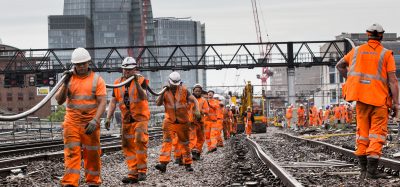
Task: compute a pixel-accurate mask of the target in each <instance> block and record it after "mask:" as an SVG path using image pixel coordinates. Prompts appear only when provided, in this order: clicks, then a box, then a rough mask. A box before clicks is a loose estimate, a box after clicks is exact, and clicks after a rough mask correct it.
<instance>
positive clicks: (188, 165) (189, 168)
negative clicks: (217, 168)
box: [185, 164, 193, 172]
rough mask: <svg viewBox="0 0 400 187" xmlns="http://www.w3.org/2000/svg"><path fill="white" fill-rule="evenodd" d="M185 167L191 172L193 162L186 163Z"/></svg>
mask: <svg viewBox="0 0 400 187" xmlns="http://www.w3.org/2000/svg"><path fill="white" fill-rule="evenodd" d="M185 169H186V171H189V172H192V171H193V168H192V165H191V164H186V165H185Z"/></svg>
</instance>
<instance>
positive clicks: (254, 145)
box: [246, 138, 303, 187]
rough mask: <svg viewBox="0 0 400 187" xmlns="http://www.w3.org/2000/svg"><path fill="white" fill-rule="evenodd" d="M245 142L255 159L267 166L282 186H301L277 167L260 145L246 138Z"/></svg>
mask: <svg viewBox="0 0 400 187" xmlns="http://www.w3.org/2000/svg"><path fill="white" fill-rule="evenodd" d="M246 142H247V144H248V145H249V147H250V148H251V149H252V150H253V151H254V152H255V153H256V155H257V157H258V158H259V159H260V160H261V161H262V162H263V163H264V164H265V165H267V166H268V168H269V169H270V170H271V171H272V172H273V173H274V174H275V175H277V176H278V177H279V179H280V180H281V181H282V183H283V184H285V185H286V186H290V187H298V186H303V185H302V184H301V183H300V182H299V181H297V180H296V179H295V178H294V177H293V176H292V175H290V174H289V173H287V172H286V170H285V169H283V168H282V167H281V166H279V165H278V164H277V163H276V162H275V161H274V160H273V159H272V158H271V157H269V156H268V155H267V154H265V152H264V151H263V150H262V148H261V147H260V145H258V144H257V143H256V142H255V141H253V140H251V139H250V138H246Z"/></svg>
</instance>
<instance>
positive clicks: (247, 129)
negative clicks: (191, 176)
mask: <svg viewBox="0 0 400 187" xmlns="http://www.w3.org/2000/svg"><path fill="white" fill-rule="evenodd" d="M252 129H253V125H252V123H251V121H247V124H246V126H245V131H246V134H247V135H251V131H252Z"/></svg>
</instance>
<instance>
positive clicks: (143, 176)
mask: <svg viewBox="0 0 400 187" xmlns="http://www.w3.org/2000/svg"><path fill="white" fill-rule="evenodd" d="M146 178H147V176H146V173H139V175H138V181H145V180H146Z"/></svg>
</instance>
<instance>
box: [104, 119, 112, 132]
mask: <svg viewBox="0 0 400 187" xmlns="http://www.w3.org/2000/svg"><path fill="white" fill-rule="evenodd" d="M110 125H111V123H110V119H108V118H107V119H106V120H105V122H104V127H105V128H106V129H107V130H108V131H109V130H110Z"/></svg>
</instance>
